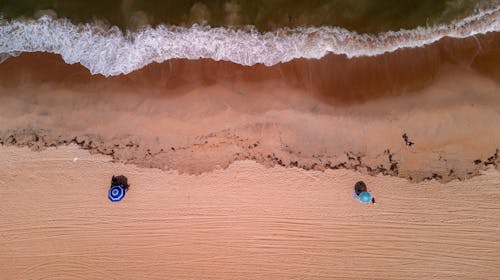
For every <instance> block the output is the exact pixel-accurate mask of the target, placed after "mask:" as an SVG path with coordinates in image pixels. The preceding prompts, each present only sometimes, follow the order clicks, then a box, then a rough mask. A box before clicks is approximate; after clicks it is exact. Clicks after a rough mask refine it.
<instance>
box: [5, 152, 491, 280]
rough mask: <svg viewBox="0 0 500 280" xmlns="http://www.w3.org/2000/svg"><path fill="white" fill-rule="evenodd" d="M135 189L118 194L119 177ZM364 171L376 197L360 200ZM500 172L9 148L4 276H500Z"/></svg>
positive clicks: (27, 277) (252, 277)
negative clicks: (382, 172) (427, 173)
mask: <svg viewBox="0 0 500 280" xmlns="http://www.w3.org/2000/svg"><path fill="white" fill-rule="evenodd" d="M113 174H115V175H117V174H125V175H127V176H128V177H129V182H130V183H131V189H130V191H129V192H128V193H127V196H126V197H125V199H124V200H123V201H122V202H121V203H111V202H109V201H108V199H107V196H106V195H107V189H108V185H109V180H110V177H111V175H113ZM357 180H364V181H365V182H366V183H367V184H368V186H369V189H370V190H371V191H372V192H373V194H374V196H375V197H376V198H377V202H378V203H377V204H376V205H375V206H374V205H361V204H360V203H359V202H358V201H356V200H355V199H353V198H352V197H351V192H352V186H353V184H354V183H355V182H356V181H357ZM499 182H500V174H499V173H498V172H497V171H494V170H490V171H486V172H483V175H481V176H477V177H474V178H472V179H470V180H467V181H465V182H458V181H456V180H454V181H451V182H449V183H447V184H441V183H439V182H437V181H431V182H423V183H418V184H416V183H411V182H409V181H407V180H405V179H401V178H397V177H390V176H375V177H372V176H368V175H362V174H360V173H358V172H355V171H349V170H327V171H325V172H321V171H304V170H302V169H298V168H284V167H280V166H277V167H274V168H265V167H264V166H262V165H260V164H257V163H255V162H252V161H237V162H234V163H232V164H231V165H230V166H229V167H228V168H227V169H224V170H214V171H212V172H209V173H204V174H202V175H198V176H195V175H187V174H179V173H178V172H175V171H170V172H166V171H161V170H158V169H149V168H138V167H135V166H133V165H124V164H121V163H113V162H112V161H111V158H110V157H108V156H102V155H90V154H89V153H88V151H84V150H82V149H80V148H78V147H76V146H73V145H71V146H61V147H59V148H50V149H47V150H44V151H41V152H33V151H30V150H29V149H28V148H15V147H2V148H0V205H2V207H1V208H0V209H1V215H0V225H1V226H0V248H1V249H0V271H1V272H2V278H4V279H431V278H432V279H496V278H497V276H498V273H499V272H500V271H499V268H498V265H497V264H498V263H499V262H500V253H499V252H500V204H499V203H498V200H499V199H500V183H499Z"/></svg>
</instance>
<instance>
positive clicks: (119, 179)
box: [111, 175, 130, 191]
mask: <svg viewBox="0 0 500 280" xmlns="http://www.w3.org/2000/svg"><path fill="white" fill-rule="evenodd" d="M114 186H122V187H123V189H124V190H125V191H128V188H129V187H130V185H129V184H128V179H127V177H125V176H123V175H119V176H114V175H113V177H111V187H114Z"/></svg>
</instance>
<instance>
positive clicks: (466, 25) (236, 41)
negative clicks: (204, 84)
mask: <svg viewBox="0 0 500 280" xmlns="http://www.w3.org/2000/svg"><path fill="white" fill-rule="evenodd" d="M491 31H500V7H497V8H495V9H491V10H486V11H481V12H478V13H477V14H476V15H474V16H471V17H468V18H465V19H462V20H460V21H455V22H453V23H451V24H448V25H439V26H433V27H419V28H416V29H412V30H400V31H397V32H394V31H391V32H385V33H380V34H376V35H369V34H358V33H355V32H351V31H348V30H346V29H343V28H338V27H308V28H305V27H304V28H295V29H289V28H284V29H279V30H276V31H273V32H266V33H261V32H258V31H257V30H256V29H255V28H251V27H249V28H247V29H245V30H242V29H239V30H237V29H229V28H222V27H221V28H211V27H208V26H199V25H194V26H192V27H189V28H188V27H179V26H165V25H160V26H158V27H155V28H152V27H148V28H145V29H143V30H141V31H137V32H130V31H127V32H126V33H123V32H122V31H121V30H119V29H118V28H117V27H112V28H103V27H101V26H100V25H99V24H97V23H87V24H73V23H71V22H70V21H69V20H67V19H52V18H50V17H48V16H43V17H41V18H40V19H38V20H28V21H21V20H11V21H7V20H1V21H0V58H5V55H17V54H19V53H22V52H49V53H55V54H60V55H61V56H62V58H63V59H64V61H65V62H66V63H70V64H72V63H81V64H82V65H83V66H85V67H87V68H88V69H89V70H90V72H91V73H92V74H103V75H105V76H113V75H119V74H127V73H130V72H132V71H134V70H137V69H140V68H142V67H144V66H146V65H148V64H150V63H152V62H163V61H166V60H169V59H174V58H185V59H199V58H210V59H214V60H225V61H232V62H234V63H238V64H241V65H254V64H257V63H262V64H264V65H267V66H271V65H275V64H277V63H280V62H287V61H290V60H292V59H295V58H312V59H319V58H321V57H323V56H325V55H326V54H327V53H336V54H345V55H347V56H348V57H350V58H352V57H358V56H375V55H379V54H382V53H385V52H392V51H395V50H397V49H400V48H411V47H420V46H424V45H426V44H430V43H433V42H435V41H437V40H439V39H441V38H443V37H445V36H449V37H455V38H464V37H468V36H473V35H476V34H483V33H487V32H491ZM0 60H2V59H0Z"/></svg>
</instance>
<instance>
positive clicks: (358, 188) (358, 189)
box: [354, 181, 375, 204]
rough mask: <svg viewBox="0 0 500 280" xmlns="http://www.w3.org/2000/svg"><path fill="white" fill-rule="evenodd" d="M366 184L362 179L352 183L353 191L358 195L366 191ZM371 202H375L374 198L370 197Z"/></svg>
mask: <svg viewBox="0 0 500 280" xmlns="http://www.w3.org/2000/svg"><path fill="white" fill-rule="evenodd" d="M367 191H368V189H367V188H366V184H365V182H363V181H359V182H357V183H356V184H355V185H354V192H355V193H356V195H357V196H359V195H360V194H361V193H362V192H367ZM372 203H373V204H375V198H374V197H372Z"/></svg>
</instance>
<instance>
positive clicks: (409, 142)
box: [403, 133, 415, 147]
mask: <svg viewBox="0 0 500 280" xmlns="http://www.w3.org/2000/svg"><path fill="white" fill-rule="evenodd" d="M403 140H405V144H406V146H408V147H411V146H413V144H415V143H413V142H411V141H410V138H408V134H406V133H405V134H403Z"/></svg>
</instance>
